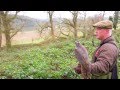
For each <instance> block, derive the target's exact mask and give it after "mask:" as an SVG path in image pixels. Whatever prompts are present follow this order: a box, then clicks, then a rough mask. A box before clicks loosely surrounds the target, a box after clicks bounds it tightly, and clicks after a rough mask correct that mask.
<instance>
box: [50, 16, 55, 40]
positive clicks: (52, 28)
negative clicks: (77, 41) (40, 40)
mask: <svg viewBox="0 0 120 90" xmlns="http://www.w3.org/2000/svg"><path fill="white" fill-rule="evenodd" d="M50 24H51V36H52V39H53V40H54V39H55V34H54V26H53V20H52V15H51V16H50Z"/></svg>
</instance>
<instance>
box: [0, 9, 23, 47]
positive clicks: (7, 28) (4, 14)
mask: <svg viewBox="0 0 120 90" xmlns="http://www.w3.org/2000/svg"><path fill="white" fill-rule="evenodd" d="M19 12H20V11H15V14H9V13H10V11H1V18H2V22H3V27H4V29H3V33H4V34H5V38H6V46H7V48H10V47H11V38H12V37H13V36H14V35H15V34H16V33H17V32H18V31H20V30H21V28H22V27H23V26H22V27H21V28H19V29H16V28H13V25H12V23H13V21H14V20H15V19H16V17H17V15H18V13H19Z"/></svg>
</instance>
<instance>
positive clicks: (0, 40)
mask: <svg viewBox="0 0 120 90" xmlns="http://www.w3.org/2000/svg"><path fill="white" fill-rule="evenodd" d="M1 47H2V33H1V32H0V48H1Z"/></svg>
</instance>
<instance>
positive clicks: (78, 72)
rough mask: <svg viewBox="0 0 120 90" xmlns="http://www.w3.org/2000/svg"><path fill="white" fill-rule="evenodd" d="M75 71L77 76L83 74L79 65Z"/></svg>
mask: <svg viewBox="0 0 120 90" xmlns="http://www.w3.org/2000/svg"><path fill="white" fill-rule="evenodd" d="M74 70H75V72H76V73H77V74H81V65H80V64H78V66H77V67H75V68H74Z"/></svg>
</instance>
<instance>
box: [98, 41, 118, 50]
mask: <svg viewBox="0 0 120 90" xmlns="http://www.w3.org/2000/svg"><path fill="white" fill-rule="evenodd" d="M100 49H104V50H115V49H117V47H116V45H114V44H112V43H105V44H103V45H102V46H101V48H100Z"/></svg>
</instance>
